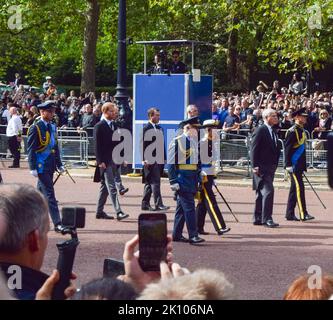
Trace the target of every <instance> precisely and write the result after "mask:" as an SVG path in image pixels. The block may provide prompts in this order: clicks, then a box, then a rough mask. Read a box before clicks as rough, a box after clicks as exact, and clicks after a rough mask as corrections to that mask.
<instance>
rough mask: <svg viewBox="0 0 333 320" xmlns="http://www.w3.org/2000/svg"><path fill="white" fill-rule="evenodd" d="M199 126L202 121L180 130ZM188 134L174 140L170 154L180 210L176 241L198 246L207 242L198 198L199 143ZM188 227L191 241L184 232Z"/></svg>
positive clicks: (170, 170) (193, 121)
mask: <svg viewBox="0 0 333 320" xmlns="http://www.w3.org/2000/svg"><path fill="white" fill-rule="evenodd" d="M188 124H191V125H196V124H198V117H193V118H190V119H187V120H184V121H182V122H181V123H180V124H179V127H180V128H183V127H184V126H186V125H188ZM194 140H195V139H192V138H190V137H189V136H188V135H186V134H185V133H184V132H183V133H182V134H181V135H179V136H178V137H176V138H175V139H173V141H172V142H171V144H170V146H169V151H168V174H169V180H170V185H171V189H172V190H173V191H175V192H176V197H177V207H176V214H175V221H174V228H173V233H172V236H173V241H180V242H189V243H190V244H197V243H200V242H203V241H205V240H204V239H202V238H200V237H199V236H198V230H197V223H196V214H195V202H194V196H195V194H196V192H197V190H198V183H199V179H200V166H199V164H198V158H199V152H198V143H197V141H194ZM185 223H186V226H187V231H188V235H189V239H186V238H185V237H183V235H182V232H183V228H184V224H185Z"/></svg>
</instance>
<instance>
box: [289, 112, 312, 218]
mask: <svg viewBox="0 0 333 320" xmlns="http://www.w3.org/2000/svg"><path fill="white" fill-rule="evenodd" d="M297 115H300V116H304V117H306V116H307V115H308V114H307V113H306V109H305V108H301V109H300V110H297V111H295V112H294V113H293V114H292V117H293V118H294V117H296V116H297ZM285 168H286V170H287V171H288V173H289V175H290V180H291V186H290V191H289V197H288V204H287V212H286V219H287V220H290V221H299V219H298V218H297V217H296V216H295V212H294V210H295V206H296V202H297V205H298V209H299V214H300V219H301V220H302V221H306V220H311V219H314V217H312V216H311V215H309V213H308V212H307V209H306V202H305V193H304V183H303V172H304V171H306V134H305V131H304V129H303V127H302V126H301V125H299V124H297V123H296V124H295V125H294V126H292V127H291V128H290V129H289V130H288V131H287V132H286V138H285Z"/></svg>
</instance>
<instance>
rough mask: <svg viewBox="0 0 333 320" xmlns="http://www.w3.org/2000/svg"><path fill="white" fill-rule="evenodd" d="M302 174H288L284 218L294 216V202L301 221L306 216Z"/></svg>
mask: <svg viewBox="0 0 333 320" xmlns="http://www.w3.org/2000/svg"><path fill="white" fill-rule="evenodd" d="M302 175H303V172H295V173H290V181H291V185H290V190H289V197H288V204H287V212H286V218H291V217H294V216H295V207H296V202H297V205H298V210H299V215H300V218H301V219H304V216H305V215H307V214H308V212H307V210H306V203H305V192H304V183H303V177H302Z"/></svg>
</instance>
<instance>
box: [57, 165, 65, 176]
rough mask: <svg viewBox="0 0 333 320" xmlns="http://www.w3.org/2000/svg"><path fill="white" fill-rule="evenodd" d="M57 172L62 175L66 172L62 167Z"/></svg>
mask: <svg viewBox="0 0 333 320" xmlns="http://www.w3.org/2000/svg"><path fill="white" fill-rule="evenodd" d="M58 171H59V173H60V174H64V173H65V172H66V169H65V167H64V166H61V167H60V168H58Z"/></svg>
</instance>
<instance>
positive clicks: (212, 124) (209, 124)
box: [202, 119, 219, 127]
mask: <svg viewBox="0 0 333 320" xmlns="http://www.w3.org/2000/svg"><path fill="white" fill-rule="evenodd" d="M218 124H219V121H217V120H214V119H209V120H205V121H204V122H203V124H202V126H203V127H216V126H218Z"/></svg>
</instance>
